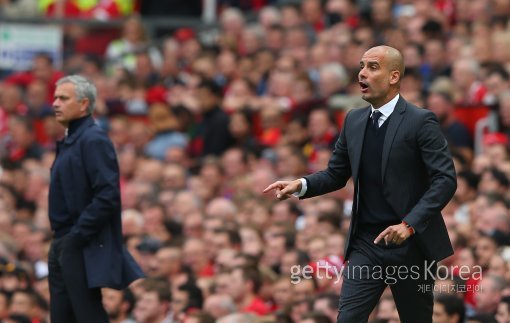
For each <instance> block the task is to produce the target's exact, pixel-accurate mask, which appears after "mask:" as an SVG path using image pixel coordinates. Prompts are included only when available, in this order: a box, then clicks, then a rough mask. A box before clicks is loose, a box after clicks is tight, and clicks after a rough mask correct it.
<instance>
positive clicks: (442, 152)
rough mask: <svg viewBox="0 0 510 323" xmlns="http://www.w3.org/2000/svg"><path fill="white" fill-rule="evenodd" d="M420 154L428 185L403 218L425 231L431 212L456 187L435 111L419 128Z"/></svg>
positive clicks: (418, 230) (440, 207) (445, 199)
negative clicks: (427, 177)
mask: <svg viewBox="0 0 510 323" xmlns="http://www.w3.org/2000/svg"><path fill="white" fill-rule="evenodd" d="M417 141H418V146H419V149H420V154H421V158H422V160H423V163H424V164H425V167H426V169H427V173H428V176H429V181H430V184H429V188H428V190H427V191H426V192H425V193H424V194H423V196H422V197H421V199H420V200H419V201H418V203H417V204H416V205H415V206H414V208H413V209H412V210H411V212H409V214H408V215H407V216H406V217H405V218H404V219H403V220H404V221H405V222H407V223H408V224H409V225H410V226H411V227H413V228H414V230H415V231H416V232H417V233H422V232H423V231H424V230H425V229H426V228H427V225H428V222H429V220H430V217H431V216H435V215H437V214H440V212H441V210H442V209H443V208H444V207H445V206H446V204H448V202H449V201H450V199H451V198H452V197H453V194H454V193H455V190H456V189H457V179H456V175H455V168H454V166H453V161H452V158H451V155H450V152H449V150H448V143H447V141H446V139H445V137H444V136H443V134H442V132H441V129H440V128H439V124H438V122H437V119H436V117H435V115H434V114H433V113H432V112H430V111H429V112H428V113H427V114H426V116H425V119H424V121H423V124H422V127H421V128H420V130H419V132H418V137H417Z"/></svg>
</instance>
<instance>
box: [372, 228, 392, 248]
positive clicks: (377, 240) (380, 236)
mask: <svg viewBox="0 0 510 323" xmlns="http://www.w3.org/2000/svg"><path fill="white" fill-rule="evenodd" d="M388 230H389V228H386V229H384V231H383V232H381V233H379V235H378V236H377V238H375V240H374V243H375V244H378V243H379V241H381V240H382V239H383V238H384V236H386V235H387V234H388Z"/></svg>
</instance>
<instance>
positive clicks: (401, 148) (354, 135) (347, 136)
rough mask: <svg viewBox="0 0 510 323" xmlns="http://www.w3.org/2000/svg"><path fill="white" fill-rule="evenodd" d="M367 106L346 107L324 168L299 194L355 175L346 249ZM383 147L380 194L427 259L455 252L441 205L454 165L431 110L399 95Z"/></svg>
mask: <svg viewBox="0 0 510 323" xmlns="http://www.w3.org/2000/svg"><path fill="white" fill-rule="evenodd" d="M370 113H371V109H370V107H366V108H362V109H355V110H352V111H350V112H349V113H348V114H347V116H346V117H345V122H344V126H343V129H342V132H341V134H340V138H339V139H338V141H337V143H336V145H335V149H334V151H333V155H332V157H331V159H330V161H329V164H328V168H327V169H325V170H323V171H320V172H317V173H315V174H312V175H309V176H306V177H305V179H306V180H307V185H308V188H307V191H306V194H305V195H304V196H303V197H302V198H308V197H312V196H317V195H321V194H325V193H328V192H331V191H334V190H337V189H340V188H342V187H344V186H345V184H346V182H347V180H348V179H349V178H350V177H351V175H352V178H353V180H354V188H355V189H354V203H353V210H352V221H351V225H350V228H349V237H348V240H347V243H346V250H345V254H346V257H348V255H349V251H350V249H349V242H350V240H351V239H352V237H353V235H354V234H355V233H356V232H357V230H363V228H359V227H358V225H357V220H358V218H357V212H358V197H359V185H358V184H359V165H360V157H361V151H362V148H363V139H364V136H365V128H366V125H367V124H368V122H367V121H368V118H369V117H370ZM386 122H389V124H388V128H387V131H386V137H385V139H384V147H383V153H382V180H383V186H384V192H383V194H384V196H385V198H386V200H387V201H388V203H389V204H390V206H391V207H392V208H393V210H394V211H395V213H396V214H397V215H399V216H400V217H401V218H402V220H404V221H406V222H407V223H408V224H409V225H411V226H412V227H413V228H414V229H415V232H416V233H415V238H414V239H415V240H416V241H417V243H418V245H419V246H420V247H421V249H422V250H423V252H424V254H425V255H426V257H427V258H428V259H430V260H441V259H443V258H446V257H448V256H450V255H451V254H453V249H452V246H451V243H450V239H449V237H448V232H447V230H446V226H445V223H444V220H443V217H442V216H441V210H442V208H443V207H444V206H445V205H446V204H447V203H448V201H449V200H450V199H451V198H452V196H453V194H454V193H455V189H456V187H457V181H456V177H455V169H454V167H453V162H452V159H451V156H450V153H449V151H448V145H447V142H446V139H445V138H444V136H443V134H442V132H441V129H440V128H439V124H438V122H437V119H436V117H435V115H434V114H433V113H432V112H430V111H429V110H426V109H420V108H418V107H416V106H414V105H412V104H411V103H409V102H407V101H405V100H404V99H403V98H402V97H400V99H399V100H398V102H397V105H396V106H395V110H394V111H393V114H392V115H391V118H389V119H388V121H386Z"/></svg>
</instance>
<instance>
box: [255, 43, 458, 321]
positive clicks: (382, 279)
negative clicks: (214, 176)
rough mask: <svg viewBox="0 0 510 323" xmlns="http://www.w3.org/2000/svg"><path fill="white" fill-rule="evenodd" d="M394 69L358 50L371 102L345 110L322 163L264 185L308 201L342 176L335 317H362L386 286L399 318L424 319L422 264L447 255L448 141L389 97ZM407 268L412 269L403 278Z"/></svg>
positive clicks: (378, 51)
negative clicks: (342, 237) (341, 260)
mask: <svg viewBox="0 0 510 323" xmlns="http://www.w3.org/2000/svg"><path fill="white" fill-rule="evenodd" d="M403 74H404V59H403V56H402V54H401V53H400V52H399V51H398V50H397V49H395V48H392V47H389V46H377V47H373V48H370V49H369V50H368V51H366V52H365V53H364V54H363V56H362V58H361V60H360V71H359V73H358V80H359V85H360V88H361V92H362V97H363V99H364V100H366V101H368V102H369V103H370V104H371V106H369V107H366V108H361V109H353V110H351V111H350V112H349V113H348V114H347V115H346V117H345V121H344V126H343V128H342V131H341V134H340V138H339V139H338V141H337V142H336V145H335V149H334V151H333V154H332V157H331V159H330V160H329V164H328V166H327V168H326V169H325V170H323V171H319V172H317V173H314V174H312V175H308V176H305V177H304V178H299V179H296V180H293V181H277V182H275V183H273V184H271V185H269V186H268V187H267V188H266V189H265V190H264V192H269V191H272V190H274V191H275V192H276V197H277V198H278V199H279V200H284V199H287V198H289V197H291V196H292V195H296V196H299V197H300V198H309V197H314V196H318V195H322V194H326V193H329V192H332V191H335V190H338V189H340V188H342V187H344V186H345V185H346V183H347V181H348V180H349V179H350V178H351V177H352V179H353V182H354V201H353V209H352V216H351V225H350V229H349V234H348V236H347V239H346V242H345V259H346V260H347V263H346V265H345V270H344V271H343V283H342V290H341V293H340V305H339V307H340V308H339V315H338V319H337V323H359V322H367V320H368V317H369V315H370V313H371V312H372V310H373V309H374V307H375V306H376V304H377V302H378V300H379V298H380V297H381V295H382V294H383V291H384V290H385V289H386V287H387V286H388V285H389V286H390V288H391V291H392V294H393V297H394V300H395V304H396V307H397V310H398V314H399V316H400V320H401V321H402V322H404V323H405V322H413V323H425V322H427V323H430V322H432V311H433V303H434V302H433V286H434V275H427V274H426V273H425V270H426V268H430V269H431V271H432V273H434V270H435V269H434V268H435V267H434V265H435V263H436V262H438V261H440V260H442V259H445V258H446V257H448V256H450V255H452V254H453V248H452V245H451V242H450V239H449V236H448V231H447V230H446V225H445V222H444V219H443V217H442V215H441V210H442V209H443V208H444V207H445V206H446V204H447V203H448V202H449V201H450V199H451V198H452V197H453V194H454V192H455V189H456V187H457V181H456V175H455V169H454V166H453V161H452V158H451V155H450V152H449V151H448V143H447V141H446V139H445V137H444V135H443V134H442V132H441V129H440V126H439V123H438V120H437V118H436V116H435V115H434V114H433V113H432V112H431V111H429V110H427V109H420V108H418V107H416V106H415V105H413V104H411V103H410V102H408V101H406V100H405V99H404V98H403V97H402V96H401V95H400V94H399V92H400V81H401V77H402V76H403ZM427 265H428V266H429V267H427ZM413 268H414V270H415V271H416V272H417V273H418V274H417V275H412V277H411V275H410V271H411V270H413ZM393 269H395V270H397V269H398V274H395V275H394V274H391V271H390V270H393ZM406 270H407V273H402V272H405V271H406ZM381 273H382V274H381ZM420 286H422V288H421V289H420Z"/></svg>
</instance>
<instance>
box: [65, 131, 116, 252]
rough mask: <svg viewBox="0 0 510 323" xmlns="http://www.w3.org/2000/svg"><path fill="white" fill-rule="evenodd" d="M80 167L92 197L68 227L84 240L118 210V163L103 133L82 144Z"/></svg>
mask: <svg viewBox="0 0 510 323" xmlns="http://www.w3.org/2000/svg"><path fill="white" fill-rule="evenodd" d="M82 154H83V158H84V162H83V164H84V168H85V169H84V170H85V173H86V175H87V178H88V180H89V184H90V185H91V188H92V200H91V202H90V204H88V205H87V206H86V207H85V209H84V210H83V211H82V212H81V214H80V217H79V219H78V222H77V223H76V224H75V226H74V227H73V229H72V233H74V234H75V238H76V239H78V240H81V242H85V241H88V240H90V239H91V238H92V236H94V235H95V234H97V233H98V232H99V231H100V230H101V228H102V226H103V225H104V224H105V223H106V222H108V221H109V219H110V218H111V217H112V216H115V215H116V214H119V212H120V206H121V203H120V188H119V166H118V163H117V157H116V154H115V149H114V148H113V145H112V143H111V142H110V140H109V139H108V138H107V137H106V136H101V135H95V136H94V137H92V138H91V139H90V140H87V141H86V142H85V143H84V145H83V151H82Z"/></svg>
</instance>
